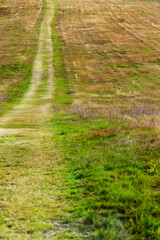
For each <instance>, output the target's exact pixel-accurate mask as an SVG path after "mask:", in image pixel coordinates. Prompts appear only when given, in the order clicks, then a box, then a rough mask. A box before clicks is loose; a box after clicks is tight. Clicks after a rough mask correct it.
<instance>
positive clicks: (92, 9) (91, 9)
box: [53, 0, 160, 240]
mask: <svg viewBox="0 0 160 240" xmlns="http://www.w3.org/2000/svg"><path fill="white" fill-rule="evenodd" d="M54 24H55V26H54V27H53V43H54V67H55V76H56V89H55V111H56V114H55V116H54V117H53V126H54V128H55V136H56V140H57V142H59V145H60V148H62V149H63V152H64V157H65V159H66V165H67V167H68V171H69V173H68V178H66V179H67V180H66V182H67V186H70V187H69V188H70V191H68V193H67V194H66V195H67V199H72V202H73V206H74V207H73V209H72V210H71V212H72V213H71V216H72V217H73V219H74V220H71V222H72V224H73V225H74V223H73V222H76V224H77V225H79V227H78V229H80V231H81V232H83V233H85V234H84V236H85V237H86V238H87V239H141V240H142V239H159V231H160V230H159V226H160V222H159V220H158V219H159V217H158V216H159V210H160V208H159V183H160V182H159V158H160V155H159V154H160V138H159V127H160V105H159V96H160V83H159V80H160V3H158V2H149V1H123V0H120V1H110V0H108V1H106V0H92V1H91V0H88V1H86V0H77V1H74V0H62V1H57V7H56V19H55V21H54ZM72 217H70V219H72ZM80 223H81V224H80ZM76 224H75V225H76ZM77 225H76V226H77ZM80 239H81V238H80ZM82 239H83V238H82Z"/></svg>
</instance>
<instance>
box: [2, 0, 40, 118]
mask: <svg viewBox="0 0 160 240" xmlns="http://www.w3.org/2000/svg"><path fill="white" fill-rule="evenodd" d="M41 8H42V2H41V1H40V0H35V1H31V0H28V1H24V0H23V1H22V0H10V1H7V0H5V1H4V0H0V18H1V22H0V45H1V49H0V115H1V114H3V113H4V112H6V111H7V110H9V109H11V108H12V107H13V105H15V104H17V103H18V101H19V99H20V98H21V97H22V95H23V93H24V92H25V91H26V90H27V89H28V87H29V85H30V78H31V74H32V73H31V71H32V64H33V60H34V57H35V54H36V51H37V46H38V42H37V40H38V33H39V23H40V21H41V18H42V14H41V15H40V12H41Z"/></svg>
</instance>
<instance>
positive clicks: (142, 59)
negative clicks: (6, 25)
mask: <svg viewBox="0 0 160 240" xmlns="http://www.w3.org/2000/svg"><path fill="white" fill-rule="evenodd" d="M58 8H59V20H58V21H57V28H56V29H57V31H58V33H59V35H60V37H61V39H62V41H63V42H64V50H63V54H64V58H65V65H66V68H67V71H68V76H69V79H71V81H72V85H73V88H74V92H75V102H74V103H73V106H72V107H73V109H74V110H75V111H81V113H82V114H86V112H87V113H88V112H90V113H91V114H93V112H94V114H104V113H107V115H109V116H110V114H109V112H112V114H111V115H112V117H113V116H114V117H116V118H122V116H123V118H124V117H125V119H128V120H129V119H130V120H131V119H133V122H134V124H135V123H136V122H137V124H138V125H139V124H140V125H141V124H145V125H150V124H151V123H152V122H153V121H152V118H154V119H156V120H155V121H158V122H157V123H156V124H154V126H156V127H157V126H159V124H160V120H159V109H160V104H159V90H160V85H159V78H160V4H158V3H153V2H152V3H151V2H141V1H129V2H127V1H105V0H98V1H97V0H92V1H91V0H89V1H86V0H76V1H74V0H62V1H60V2H59V6H58ZM113 106H114V109H115V110H114V111H112V108H113ZM77 109H78V110H77ZM106 109H107V110H106ZM108 109H109V110H108ZM155 109H156V113H155ZM153 112H154V113H153ZM157 112H158V113H157ZM155 115H156V118H155ZM145 118H147V119H148V120H147V123H146V121H144V119H145ZM137 119H138V120H137ZM144 122H145V123H144Z"/></svg>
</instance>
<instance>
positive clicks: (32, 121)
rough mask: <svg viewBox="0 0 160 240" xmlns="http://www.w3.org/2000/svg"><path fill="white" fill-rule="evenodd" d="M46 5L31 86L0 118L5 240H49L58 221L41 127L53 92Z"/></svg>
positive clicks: (46, 132) (50, 151)
mask: <svg viewBox="0 0 160 240" xmlns="http://www.w3.org/2000/svg"><path fill="white" fill-rule="evenodd" d="M46 2H47V3H46V4H47V7H46V11H45V15H44V19H43V22H42V24H41V30H40V37H39V48H38V53H37V56H36V59H35V62H34V66H33V76H32V84H31V87H30V89H29V90H28V92H27V93H26V94H25V96H24V98H23V100H22V101H21V103H20V104H19V105H18V106H16V107H14V109H13V110H12V111H11V112H9V113H7V114H6V115H5V116H3V118H1V119H0V168H1V172H0V208H1V216H0V228H1V231H0V237H3V238H5V239H31V238H36V239H45V238H48V237H50V236H52V237H53V235H54V231H55V230H54V222H55V219H57V217H58V216H59V210H58V204H59V203H58V202H57V200H56V195H57V190H56V187H57V181H58V180H57V179H56V178H57V177H56V176H57V175H56V171H57V170H56V169H57V164H59V163H58V158H57V154H56V151H55V150H54V149H55V147H54V146H53V143H52V142H53V141H52V134H51V131H52V129H51V128H50V126H49V124H48V123H47V122H48V121H49V119H50V117H51V104H52V99H53V90H54V76H53V75H54V74H53V62H52V59H53V49H52V39H51V37H52V34H51V22H52V19H53V15H54V1H52V0H47V1H46ZM46 76H47V77H46ZM54 199H55V200H54ZM53 219H54V220H53Z"/></svg>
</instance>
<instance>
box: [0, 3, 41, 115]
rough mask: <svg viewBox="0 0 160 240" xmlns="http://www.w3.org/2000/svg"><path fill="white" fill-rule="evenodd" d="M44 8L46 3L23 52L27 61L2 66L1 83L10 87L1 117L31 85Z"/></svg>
mask: <svg viewBox="0 0 160 240" xmlns="http://www.w3.org/2000/svg"><path fill="white" fill-rule="evenodd" d="M44 8H45V1H44V5H43V9H42V12H41V14H40V16H39V17H38V20H37V22H36V25H35V26H34V30H33V32H34V37H33V36H32V38H33V39H32V42H31V44H30V46H29V48H26V49H25V51H24V52H21V55H22V56H23V55H24V56H25V55H26V56H27V59H26V61H19V60H17V61H15V62H14V63H13V62H11V63H9V62H6V63H5V64H2V65H0V82H2V83H3V82H6V84H7V85H8V86H7V88H6V91H5V92H4V93H2V97H1V99H0V115H3V114H4V113H5V112H7V111H9V110H11V109H12V108H13V106H15V105H17V104H18V103H19V102H20V100H21V99H22V97H23V96H24V93H25V92H26V91H27V90H28V88H29V86H30V84H31V77H32V65H33V61H34V59H35V56H36V53H37V49H38V41H37V38H38V33H39V30H40V23H41V21H42V19H43V14H44ZM18 30H19V29H17V31H18ZM19 40H21V41H22V39H21V36H19ZM18 47H19V46H17V48H18ZM13 55H15V58H16V55H17V53H16V54H15V52H13Z"/></svg>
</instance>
